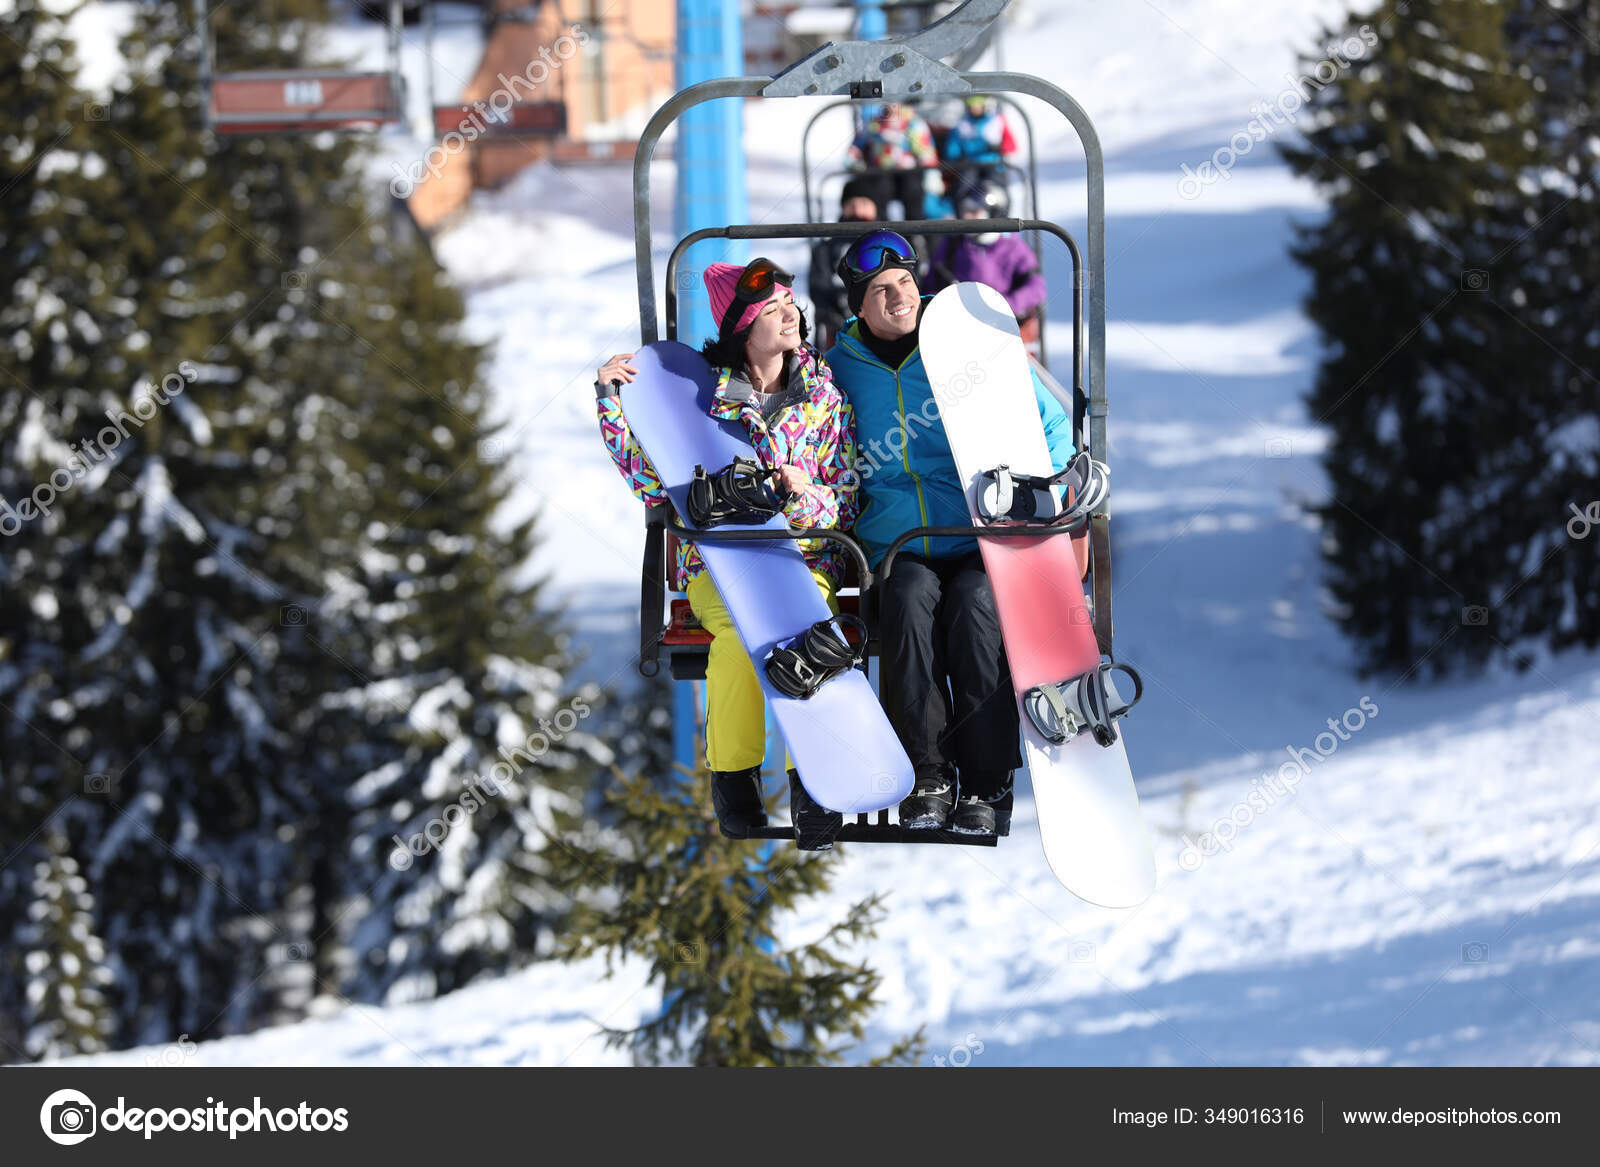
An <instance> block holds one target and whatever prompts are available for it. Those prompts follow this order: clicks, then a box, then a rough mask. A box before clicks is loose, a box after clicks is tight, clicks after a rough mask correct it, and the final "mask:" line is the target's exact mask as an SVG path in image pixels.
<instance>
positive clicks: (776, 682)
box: [764, 613, 867, 701]
mask: <svg viewBox="0 0 1600 1167" xmlns="http://www.w3.org/2000/svg"><path fill="white" fill-rule="evenodd" d="M835 624H838V625H840V626H844V625H849V626H850V627H852V628H855V629H856V630H857V631H858V632H859V633H860V634H861V644H860V647H852V646H851V645H850V643H849V641H848V640H846V639H844V638H843V637H842V635H841V633H840V632H836V631H835V630H834V625H835ZM866 645H867V626H866V624H865V623H863V622H862V621H861V619H860V618H859V617H856V616H851V615H849V614H848V613H844V614H841V615H838V616H835V617H833V619H831V620H818V621H817V622H816V623H815V624H813V625H812V626H811V627H810V628H807V629H806V630H805V631H804V632H802V633H801V634H800V635H799V636H797V637H796V638H795V639H793V640H791V641H790V642H789V643H788V644H786V645H782V646H780V647H778V648H775V649H773V650H772V651H771V652H770V653H769V654H767V660H766V664H765V665H764V667H765V669H766V671H767V679H768V680H770V681H771V682H772V684H773V687H774V688H776V689H777V690H778V691H779V692H780V693H783V694H785V695H786V696H789V697H795V698H798V699H799V700H801V701H804V700H806V699H807V698H808V697H811V696H813V695H815V693H816V692H817V690H818V689H820V688H822V686H823V685H825V684H826V683H827V682H828V681H830V680H832V679H833V678H834V677H837V676H838V675H839V674H840V673H843V672H845V671H847V670H849V669H853V668H855V667H857V666H858V665H860V664H861V662H862V661H863V660H865V659H866Z"/></svg>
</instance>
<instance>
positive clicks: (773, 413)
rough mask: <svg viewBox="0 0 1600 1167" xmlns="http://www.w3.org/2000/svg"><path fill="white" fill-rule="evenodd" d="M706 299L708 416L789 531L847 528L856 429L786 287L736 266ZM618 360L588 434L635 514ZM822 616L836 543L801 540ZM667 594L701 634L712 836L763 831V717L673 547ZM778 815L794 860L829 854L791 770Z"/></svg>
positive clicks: (729, 643)
mask: <svg viewBox="0 0 1600 1167" xmlns="http://www.w3.org/2000/svg"><path fill="white" fill-rule="evenodd" d="M704 278H705V285H706V293H707V295H708V296H709V298H710V300H711V312H712V315H713V316H714V317H715V318H716V319H717V321H718V329H717V336H716V338H715V339H713V340H709V341H707V342H706V343H705V346H704V347H703V348H702V349H701V354H702V355H703V356H704V357H705V358H706V360H707V362H709V363H710V365H711V366H712V368H713V369H714V370H716V372H717V378H718V382H717V390H716V395H715V396H714V398H713V399H712V406H711V410H710V413H711V416H712V417H715V418H718V419H721V420H737V421H739V422H741V423H743V425H744V427H745V429H746V430H747V432H748V433H749V437H750V444H751V446H752V447H754V449H755V452H756V457H757V459H758V460H759V461H760V463H761V465H762V466H763V467H765V468H767V469H769V470H775V471H776V472H777V474H776V479H775V485H776V488H777V490H778V493H779V494H780V495H783V496H785V501H784V515H785V517H786V518H788V520H789V522H790V523H791V524H793V525H794V526H799V527H841V528H844V527H849V526H850V525H851V523H853V522H854V521H855V516H856V510H857V490H856V486H857V482H856V478H855V473H854V468H855V458H856V448H855V432H854V430H855V426H854V420H853V417H852V415H851V412H850V406H849V405H848V404H847V403H846V402H845V399H844V396H843V395H842V394H841V393H840V392H839V391H838V390H837V389H835V388H834V386H833V380H832V376H831V374H830V373H829V371H828V366H827V364H826V363H825V362H824V361H823V359H822V357H821V356H820V355H819V354H818V353H817V351H816V350H815V349H814V348H812V347H811V346H810V345H808V344H807V343H806V335H807V329H806V320H805V316H804V314H803V313H802V312H801V311H800V308H799V306H798V305H796V304H795V301H794V293H793V291H792V286H793V284H794V277H793V276H792V275H790V274H789V273H788V272H786V271H784V270H783V269H782V268H779V267H778V266H777V265H776V264H774V263H772V262H771V261H770V260H767V259H757V260H754V261H752V262H751V263H749V264H748V265H746V266H745V267H743V268H741V267H739V266H738V265H736V264H731V263H714V264H712V265H711V266H710V267H708V268H706V271H705V277H704ZM632 358H633V354H632V353H621V354H619V355H617V356H614V357H612V358H611V359H610V360H608V361H607V362H606V363H605V364H603V365H601V366H600V369H599V379H598V380H597V381H596V382H595V393H596V396H597V398H598V402H597V409H598V412H599V416H600V433H601V436H602V437H603V438H604V440H605V443H606V448H607V449H608V450H609V451H610V453H611V458H612V460H613V461H614V462H616V464H617V468H618V469H619V470H621V471H622V474H623V477H624V478H626V479H627V480H628V485H629V487H630V488H631V489H632V490H633V493H634V494H636V495H637V496H638V497H639V498H640V499H642V500H643V501H645V502H647V503H665V502H668V501H669V500H668V498H667V493H666V491H665V489H663V487H662V485H661V480H660V479H659V478H658V477H657V476H656V473H655V471H654V470H653V469H651V467H650V464H649V462H648V460H647V459H646V458H645V456H644V451H642V450H641V449H640V448H639V446H638V444H637V443H636V442H635V441H634V440H633V438H632V437H631V435H630V434H629V433H628V423H627V421H626V419H625V418H624V417H623V416H622V402H621V396H620V394H619V392H618V389H617V386H616V384H615V382H619V381H620V382H630V381H632V380H633V379H634V377H635V376H637V375H638V372H639V370H638V369H637V368H636V367H635V366H634V365H632V364H630V363H629V362H630V361H631V360H632ZM799 546H800V550H801V552H802V553H803V554H804V555H805V558H806V563H807V564H808V565H809V566H810V567H811V574H812V576H813V578H815V580H816V581H817V587H818V588H819V589H821V591H822V595H823V598H824V599H826V600H827V602H828V608H829V610H830V611H833V612H835V613H837V612H838V610H839V605H838V601H837V599H836V598H835V594H836V592H837V591H838V588H839V583H840V581H841V580H842V579H843V578H844V568H845V558H844V552H843V551H842V550H841V549H840V546H839V544H838V543H836V542H833V541H831V540H825V539H803V540H801V541H800V543H799ZM676 579H677V586H678V587H679V588H680V589H681V590H683V591H684V592H686V593H688V597H689V606H690V607H691V608H692V609H693V610H694V614H695V616H696V617H697V618H698V619H699V621H700V623H701V625H702V626H704V628H705V629H706V631H708V632H710V633H711V634H712V638H713V639H712V641H711V649H710V655H709V657H708V659H707V661H706V734H705V737H706V765H707V766H708V767H709V768H710V769H711V779H712V785H711V797H712V804H713V806H714V807H715V809H716V813H717V822H718V825H719V826H720V828H721V830H722V833H723V834H724V835H727V836H729V837H730V838H741V837H745V836H748V834H749V832H750V831H751V830H753V829H754V828H756V827H762V826H765V825H766V822H767V816H766V810H765V808H764V807H763V805H762V801H761V762H762V759H763V758H764V757H765V756H766V710H765V705H764V698H763V696H762V692H761V686H760V683H759V682H758V681H757V680H756V671H755V666H754V664H753V663H752V662H751V660H750V656H749V654H748V653H747V652H746V651H745V648H744V645H743V644H742V643H741V642H740V640H739V634H738V632H737V631H736V630H735V628H734V626H733V621H732V620H731V619H730V618H729V616H728V610H727V608H726V606H725V605H724V604H723V602H722V597H721V596H720V595H719V594H718V593H717V587H716V584H715V583H713V582H712V579H711V575H710V573H709V572H707V571H706V569H705V564H704V563H703V562H702V560H701V558H700V556H699V554H698V552H696V551H695V549H694V546H693V545H692V544H689V543H683V544H682V545H680V547H679V549H678V564H677V577H676ZM789 798H790V804H789V805H790V814H791V817H792V818H793V819H794V825H795V834H796V836H797V839H798V842H799V844H800V846H801V848H802V849H803V850H810V851H825V850H828V849H829V848H831V847H832V846H833V839H834V836H835V835H837V833H838V830H839V827H840V825H841V822H842V817H841V816H840V815H839V814H838V813H837V812H835V811H830V810H826V809H825V808H823V807H822V806H820V805H819V804H818V803H816V802H815V801H814V800H813V799H812V798H811V796H810V795H809V794H807V793H806V791H805V787H803V786H802V785H801V784H800V779H799V775H797V774H796V773H795V771H794V770H793V769H791V770H790V771H789Z"/></svg>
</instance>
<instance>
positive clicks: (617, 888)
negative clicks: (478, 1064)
mask: <svg viewBox="0 0 1600 1167" xmlns="http://www.w3.org/2000/svg"><path fill="white" fill-rule="evenodd" d="M613 775H614V778H615V782H614V784H613V786H612V788H611V789H609V790H608V792H607V793H608V800H609V801H610V803H611V806H612V811H613V814H612V815H610V816H608V821H607V823H606V825H604V826H601V825H598V824H596V823H594V822H593V821H592V820H590V821H588V822H578V821H574V820H571V819H567V820H564V821H562V820H558V825H557V829H558V830H559V831H560V834H559V835H558V836H557V837H556V839H555V840H554V842H556V843H559V847H557V848H556V849H555V850H553V851H552V855H553V856H554V859H555V864H556V870H557V871H558V872H559V874H560V876H561V883H562V886H563V888H564V889H566V890H567V891H569V892H570V894H571V895H572V896H573V897H574V899H575V901H576V903H575V907H574V909H573V915H572V918H571V920H570V921H569V923H568V926H567V928H566V930H565V931H564V932H563V934H562V938H561V941H560V947H559V953H560V955H561V956H562V957H563V958H564V959H567V960H579V959H583V958H585V957H587V956H590V955H591V954H594V953H602V954H604V956H605V960H606V963H607V966H608V967H611V966H613V965H614V964H615V963H616V962H618V961H621V960H625V959H637V960H642V961H645V962H647V963H648V964H649V966H650V973H651V981H652V982H653V983H654V984H657V985H659V986H660V989H661V1000H662V1003H661V1008H660V1011H659V1012H658V1013H657V1014H656V1015H655V1016H654V1017H652V1018H651V1019H650V1020H649V1021H647V1022H645V1023H644V1024H643V1025H640V1026H638V1027H637V1028H634V1029H628V1030H616V1029H609V1028H607V1029H604V1030H603V1031H604V1033H605V1035H606V1040H607V1041H608V1042H609V1043H610V1044H611V1045H613V1046H619V1047H626V1048H628V1049H629V1050H631V1051H632V1053H633V1056H634V1058H635V1060H636V1061H637V1062H639V1063H642V1064H646V1065H658V1064H661V1063H663V1062H675V1061H679V1060H683V1061H687V1062H688V1063H690V1064H692V1065H697V1066H821V1065H834V1064H838V1063H840V1062H842V1061H844V1060H845V1059H846V1057H847V1055H848V1054H849V1052H850V1050H851V1048H852V1047H853V1046H854V1045H855V1043H857V1042H859V1041H860V1040H861V1037H862V1035H863V1033H864V1029H865V1020H866V1018H867V1016H868V1015H869V1014H870V1013H871V1012H872V1010H873V1009H874V1008H875V1007H876V1005H877V1001H876V998H875V993H876V991H877V988H878V985H879V977H878V974H877V973H875V972H874V971H873V970H872V969H871V967H870V966H868V965H867V964H866V963H865V962H860V963H855V962H852V961H850V960H847V959H845V957H844V955H843V950H844V949H846V948H847V947H849V946H851V945H854V944H858V943H860V942H862V941H865V940H868V939H870V938H871V937H872V935H873V927H874V924H875V922H876V920H877V918H878V916H879V913H880V908H881V905H880V899H879V897H877V896H873V897H871V898H870V899H867V900H863V901H861V902H859V903H856V904H854V905H852V906H851V907H850V908H848V909H847V910H846V911H845V912H844V914H843V915H842V916H841V917H840V918H839V919H837V920H835V921H833V922H832V923H831V924H830V925H829V926H828V927H827V928H826V929H824V930H823V931H822V933H821V934H820V935H818V936H816V937H815V938H813V939H811V940H810V941H807V942H805V943H801V944H796V945H793V946H791V947H787V948H785V947H780V946H779V943H778V936H777V931H778V928H779V925H780V923H781V918H782V916H783V915H784V914H785V913H788V912H790V911H792V910H793V909H794V907H795V905H796V904H798V903H799V902H800V901H802V900H804V899H807V898H809V897H812V896H816V895H819V894H821V893H823V892H825V891H827V889H828V886H829V873H830V871H831V869H832V866H833V864H834V863H835V862H836V857H835V856H833V855H807V854H805V853H803V852H800V851H797V850H795V849H794V847H793V845H792V844H776V845H773V846H770V847H761V846H760V845H759V844H754V843H747V842H736V841H732V840H729V839H725V838H723V837H722V836H721V835H720V834H719V833H718V831H717V823H716V818H715V816H714V815H713V814H712V812H711V774H710V771H709V770H706V769H704V768H701V769H699V770H698V771H696V772H694V773H692V774H685V773H682V772H681V771H680V773H679V774H678V775H677V776H676V777H677V778H678V780H677V781H673V782H668V783H662V782H661V781H660V776H652V775H647V774H637V775H633V776H631V777H630V776H627V775H624V774H623V773H622V771H620V770H615V771H613ZM922 1043H923V1038H922V1032H921V1030H918V1031H917V1032H916V1033H915V1034H913V1035H911V1036H910V1037H907V1038H904V1039H902V1040H901V1041H898V1042H896V1043H895V1044H894V1046H893V1047H892V1048H891V1049H890V1050H888V1051H887V1052H885V1053H884V1054H882V1055H880V1056H879V1057H877V1058H874V1059H871V1062H870V1064H892V1063H899V1062H905V1061H909V1060H912V1059H914V1058H916V1057H918V1056H920V1053H921V1050H922Z"/></svg>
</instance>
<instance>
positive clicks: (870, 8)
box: [856, 0, 889, 41]
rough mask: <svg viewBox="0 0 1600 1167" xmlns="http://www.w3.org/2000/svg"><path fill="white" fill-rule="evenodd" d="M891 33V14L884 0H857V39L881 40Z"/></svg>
mask: <svg viewBox="0 0 1600 1167" xmlns="http://www.w3.org/2000/svg"><path fill="white" fill-rule="evenodd" d="M888 35H889V14H888V13H886V12H885V11H884V10H883V0H856V39H857V40H861V41H881V40H882V39H883V38H884V37H886V36H888Z"/></svg>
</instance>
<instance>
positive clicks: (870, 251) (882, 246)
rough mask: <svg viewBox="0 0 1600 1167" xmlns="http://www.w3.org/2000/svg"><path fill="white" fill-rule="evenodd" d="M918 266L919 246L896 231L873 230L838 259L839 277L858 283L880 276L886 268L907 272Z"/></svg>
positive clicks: (846, 249)
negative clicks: (896, 268) (915, 245)
mask: <svg viewBox="0 0 1600 1167" xmlns="http://www.w3.org/2000/svg"><path fill="white" fill-rule="evenodd" d="M916 265H917V249H916V248H915V247H912V246H911V243H910V241H909V240H907V239H906V237H905V236H904V235H900V234H898V233H896V232H894V231H873V232H872V233H871V234H868V235H863V236H862V237H861V238H860V239H857V240H856V241H855V242H854V243H852V244H851V245H850V246H849V247H847V248H845V251H844V255H842V256H840V258H839V268H838V275H839V278H840V279H842V280H844V281H845V282H846V283H847V284H848V283H858V282H860V281H861V280H864V279H868V278H870V277H872V276H875V275H877V274H878V273H879V272H881V271H883V270H884V269H885V268H891V267H901V268H905V269H906V270H907V271H911V270H913V269H915V267H916Z"/></svg>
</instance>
